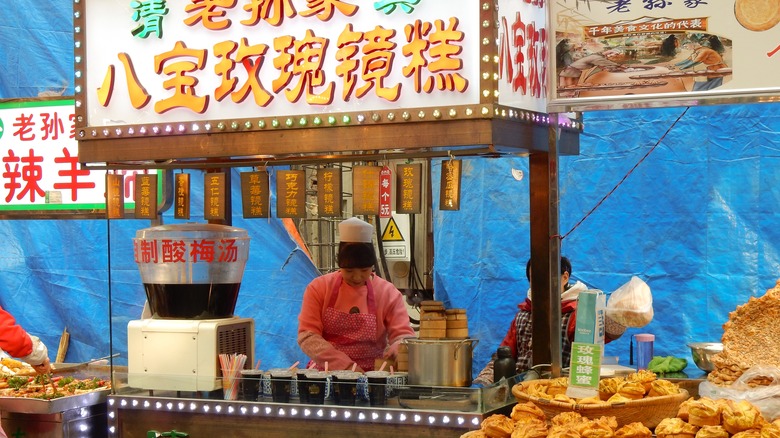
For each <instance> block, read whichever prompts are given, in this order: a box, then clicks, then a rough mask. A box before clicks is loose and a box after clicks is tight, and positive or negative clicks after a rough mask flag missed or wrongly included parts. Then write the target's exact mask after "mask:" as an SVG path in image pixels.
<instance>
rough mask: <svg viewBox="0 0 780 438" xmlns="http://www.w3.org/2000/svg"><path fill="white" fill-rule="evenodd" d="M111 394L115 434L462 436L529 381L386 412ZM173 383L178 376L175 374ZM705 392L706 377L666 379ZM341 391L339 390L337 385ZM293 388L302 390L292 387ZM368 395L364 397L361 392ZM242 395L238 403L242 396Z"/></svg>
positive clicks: (426, 396)
mask: <svg viewBox="0 0 780 438" xmlns="http://www.w3.org/2000/svg"><path fill="white" fill-rule="evenodd" d="M114 374H115V377H114V385H115V386H114V392H113V393H112V394H110V395H109V396H108V400H107V411H108V415H107V416H108V436H109V437H122V438H136V437H137V438H147V437H159V436H165V437H185V436H186V437H214V436H230V437H237V438H241V437H257V436H259V435H258V433H259V432H262V436H263V437H285V438H289V437H306V438H311V437H314V436H327V437H338V436H349V437H371V438H383V437H388V438H389V437H393V438H398V437H403V436H415V437H416V436H426V437H458V436H460V435H462V434H463V433H465V432H467V431H470V430H475V429H479V427H480V424H481V423H482V420H483V419H485V418H486V417H488V416H490V415H492V414H496V413H502V414H505V415H509V414H510V413H511V410H512V407H513V406H514V405H515V404H516V399H515V398H514V396H513V395H512V391H511V388H512V386H514V385H515V384H516V383H518V382H519V381H520V380H522V378H523V377H524V376H523V375H519V376H515V377H513V378H512V379H510V380H504V381H501V382H499V383H497V384H495V385H492V386H489V387H485V388H482V387H466V388H458V387H424V386H414V385H400V386H394V387H392V388H387V393H388V397H387V398H386V400H385V402H384V404H383V405H382V406H372V405H371V403H370V402H369V398H368V397H367V396H366V395H365V393H364V392H363V393H362V394H363V395H362V396H361V395H358V396H357V397H356V398H355V401H354V403H352V402H350V404H340V403H339V402H338V401H337V400H336V398H335V397H334V392H335V390H334V389H333V387H331V388H330V389H329V390H328V395H327V396H326V397H325V400H324V402H323V403H322V404H311V403H302V402H301V399H300V397H299V394H297V393H296V392H295V391H293V392H292V393H291V396H290V398H289V402H286V403H279V402H274V401H273V398H272V394H271V393H270V392H269V391H270V390H269V389H268V388H269V387H270V385H271V384H272V382H267V381H266V382H265V384H264V385H263V386H264V387H265V388H264V389H260V393H259V395H258V396H257V399H256V400H240V399H238V400H225V399H224V392H223V391H222V390H217V391H199V392H186V391H159V390H148V389H139V388H133V387H131V386H129V385H127V383H126V382H127V375H126V373H117V372H115V373H114ZM171 378H175V377H174V376H171ZM664 378H666V379H668V380H673V381H674V382H675V383H677V384H679V385H680V386H681V387H683V388H685V389H686V390H688V391H689V393H690V394H691V396H694V397H695V396H696V394H698V385H699V383H701V382H702V381H703V380H704V379H705V378H706V375H703V374H702V375H701V376H692V377H687V376H685V375H678V376H677V377H664ZM334 386H335V385H334ZM291 387H292V388H294V387H295V385H292V386H291ZM358 392H359V393H361V392H360V391H358ZM243 396H244V395H243V393H242V392H240V393H239V395H237V398H241V397H243Z"/></svg>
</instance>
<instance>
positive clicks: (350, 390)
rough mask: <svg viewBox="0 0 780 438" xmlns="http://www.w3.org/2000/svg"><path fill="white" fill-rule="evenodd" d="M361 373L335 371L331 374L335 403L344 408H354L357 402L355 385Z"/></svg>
mask: <svg viewBox="0 0 780 438" xmlns="http://www.w3.org/2000/svg"><path fill="white" fill-rule="evenodd" d="M360 376H361V373H358V372H354V371H337V372H334V373H333V386H334V389H335V398H336V403H337V404H340V405H344V406H354V405H355V401H356V400H357V384H358V378H360Z"/></svg>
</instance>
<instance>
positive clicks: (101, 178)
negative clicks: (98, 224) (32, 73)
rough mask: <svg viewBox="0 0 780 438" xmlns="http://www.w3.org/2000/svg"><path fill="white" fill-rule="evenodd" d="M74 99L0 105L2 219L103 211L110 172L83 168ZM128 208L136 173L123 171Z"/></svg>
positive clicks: (0, 211) (0, 203) (0, 197)
mask: <svg viewBox="0 0 780 438" xmlns="http://www.w3.org/2000/svg"><path fill="white" fill-rule="evenodd" d="M74 118H75V112H74V106H73V100H40V101H23V102H6V103H0V155H2V173H0V215H2V216H9V215H10V216H13V215H26V214H31V215H38V214H48V215H57V214H60V213H62V214H64V215H66V216H67V215H71V214H75V213H77V212H82V213H83V212H95V213H97V212H99V211H103V212H104V211H105V205H106V189H105V179H106V172H105V171H102V170H93V169H89V168H86V167H84V166H82V165H80V164H79V159H78V146H77V143H76V140H75V127H74ZM125 173H127V175H125V178H124V181H125V184H126V185H127V187H125V190H124V194H125V195H124V196H125V199H124V201H125V208H133V193H134V174H135V172H125Z"/></svg>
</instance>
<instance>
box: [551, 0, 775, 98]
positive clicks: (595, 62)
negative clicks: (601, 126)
mask: <svg viewBox="0 0 780 438" xmlns="http://www.w3.org/2000/svg"><path fill="white" fill-rule="evenodd" d="M550 7H551V16H552V20H551V21H552V23H553V26H552V28H553V29H554V32H555V35H554V44H555V48H554V53H553V54H552V56H551V57H550V59H551V61H552V62H551V66H552V67H551V73H552V74H553V75H554V76H553V79H551V82H553V84H554V86H553V87H552V91H553V92H552V93H551V95H552V97H551V100H550V104H551V105H550V107H551V108H552V109H560V108H573V109H589V108H590V109H598V108H606V107H610V106H614V107H631V106H636V107H642V106H658V105H659V104H664V103H668V102H669V101H674V102H676V103H677V104H681V105H696V104H699V103H703V102H706V101H707V100H711V101H712V102H713V103H728V102H744V101H751V100H753V101H762V100H763V101H766V100H767V98H768V97H770V96H777V95H778V94H780V83H779V82H778V81H777V74H776V72H777V71H778V67H780V26H778V22H779V21H780V2H778V1H764V0H678V1H669V0H605V1H595V0H555V1H553V2H551V6H550Z"/></svg>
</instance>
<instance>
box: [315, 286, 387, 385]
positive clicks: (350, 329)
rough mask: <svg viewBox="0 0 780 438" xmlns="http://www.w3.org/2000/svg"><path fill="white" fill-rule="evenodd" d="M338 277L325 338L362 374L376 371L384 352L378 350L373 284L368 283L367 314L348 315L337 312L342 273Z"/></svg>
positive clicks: (325, 322)
mask: <svg viewBox="0 0 780 438" xmlns="http://www.w3.org/2000/svg"><path fill="white" fill-rule="evenodd" d="M335 277H336V284H334V286H333V293H331V296H330V302H329V303H328V307H327V308H326V309H325V316H324V317H323V319H322V337H323V338H325V340H326V341H328V342H330V343H331V344H333V346H334V347H336V349H337V350H339V351H341V352H343V353H345V354H346V355H347V356H349V357H350V358H351V359H352V360H353V361H355V362H356V363H357V364H358V366H359V367H360V368H362V369H363V371H370V370H373V369H374V359H376V358H377V357H382V354H383V353H384V349H383V348H378V347H377V346H376V327H377V324H376V303H375V301H374V287H373V286H372V285H371V280H369V281H367V282H366V288H367V289H368V293H367V294H366V301H367V305H368V313H346V312H341V311H339V310H336V309H335V308H334V307H333V306H335V305H336V300H337V299H338V296H339V289H340V287H341V281H342V278H341V273H340V272H339V273H338V275H335Z"/></svg>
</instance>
